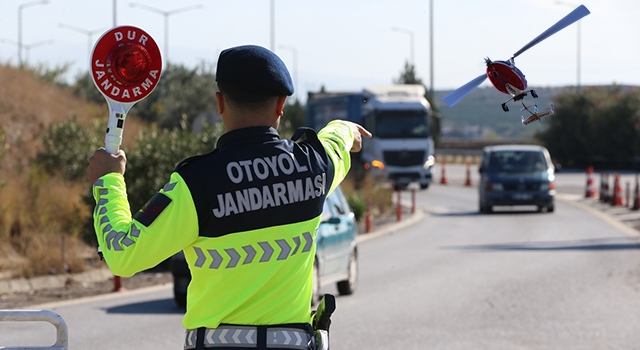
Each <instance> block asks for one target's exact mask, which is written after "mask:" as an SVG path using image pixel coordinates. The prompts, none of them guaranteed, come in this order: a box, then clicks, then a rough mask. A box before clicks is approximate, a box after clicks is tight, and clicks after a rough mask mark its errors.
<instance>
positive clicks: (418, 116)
mask: <svg viewBox="0 0 640 350" xmlns="http://www.w3.org/2000/svg"><path fill="white" fill-rule="evenodd" d="M429 134H430V132H429V120H428V115H427V113H426V112H425V111H402V110H399V111H378V112H377V113H376V127H375V131H374V136H377V137H379V138H382V139H391V138H426V137H429Z"/></svg>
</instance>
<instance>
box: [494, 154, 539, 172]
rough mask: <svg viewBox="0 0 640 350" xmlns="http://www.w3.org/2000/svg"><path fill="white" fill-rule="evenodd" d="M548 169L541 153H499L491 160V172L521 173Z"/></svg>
mask: <svg viewBox="0 0 640 350" xmlns="http://www.w3.org/2000/svg"><path fill="white" fill-rule="evenodd" d="M547 168H548V166H547V161H546V159H545V157H544V155H543V154H542V152H539V151H497V152H492V153H491V157H490V158H489V171H499V172H507V173H520V172H532V171H541V170H545V169H547Z"/></svg>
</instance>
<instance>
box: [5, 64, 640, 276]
mask: <svg viewBox="0 0 640 350" xmlns="http://www.w3.org/2000/svg"><path fill="white" fill-rule="evenodd" d="M67 68H68V67H65V66H63V67H55V68H53V69H47V68H46V67H43V66H39V67H36V68H26V69H25V68H20V69H18V68H15V67H11V66H7V65H2V64H0V277H3V276H4V277H6V276H11V277H15V276H22V277H31V276H36V275H42V274H52V273H65V272H80V271H83V270H85V269H88V268H92V267H94V266H103V265H102V263H100V262H99V261H97V254H96V243H95V237H94V233H93V228H92V219H91V214H92V209H93V206H94V203H93V198H92V197H91V193H90V192H89V191H90V184H88V183H87V180H86V178H85V170H86V165H87V160H88V158H89V157H90V156H91V154H92V153H93V151H94V150H95V149H96V148H97V147H101V146H103V144H104V128H105V125H106V118H107V117H108V108H107V105H106V103H105V101H104V99H103V97H102V95H100V94H99V92H98V90H97V89H96V88H95V86H94V85H93V82H92V81H91V78H90V76H89V75H86V74H85V75H81V76H78V77H77V78H76V80H75V82H74V83H73V84H71V85H69V84H67V83H64V81H63V79H61V76H62V75H63V74H64V73H65V72H66V70H67ZM393 82H394V83H409V84H422V81H421V79H420V78H419V77H417V75H416V72H415V71H414V69H413V67H412V66H411V65H409V64H407V65H405V67H404V70H403V71H401V72H400V74H399V78H397V79H394V81H393ZM215 91H216V85H215V80H214V75H213V71H212V68H211V67H209V66H207V65H204V64H203V65H201V66H200V67H197V68H194V69H188V68H185V67H183V66H175V65H171V64H170V65H169V66H168V67H167V68H166V69H165V72H164V73H163V77H162V79H161V80H160V82H159V85H158V87H157V88H156V90H155V91H154V93H153V94H151V95H150V96H149V97H147V98H146V99H145V100H143V101H141V102H139V103H138V104H136V105H135V106H134V107H133V109H132V110H131V111H130V113H129V116H128V117H127V121H126V128H125V133H124V141H123V145H122V148H123V149H124V150H125V151H126V152H127V157H128V159H129V162H128V164H127V170H126V175H125V178H126V181H127V184H128V196H129V200H130V203H131V209H132V210H134V211H136V210H138V209H139V208H140V207H141V206H142V205H143V204H144V203H145V202H146V200H147V199H148V198H150V196H151V195H153V194H154V193H155V192H156V191H157V190H158V189H160V188H161V187H162V186H163V185H164V182H165V181H166V180H167V179H168V177H169V174H170V172H171V171H172V170H173V168H174V166H175V165H176V164H177V163H178V162H179V161H180V160H182V159H183V158H185V157H187V156H189V155H193V154H198V153H204V152H208V151H210V150H211V149H213V147H214V146H215V143H216V141H217V139H218V137H219V136H220V135H221V134H222V132H223V130H222V128H221V126H220V124H219V123H217V121H218V120H217V119H216V116H215V113H212V112H213V111H215V99H214V93H215ZM441 94H442V93H441V92H438V93H436V94H435V95H436V96H439V95H441ZM552 99H553V101H554V103H555V106H556V115H554V116H552V117H550V118H546V119H544V120H543V121H542V123H540V125H538V127H539V129H537V131H536V133H535V139H531V142H538V143H540V144H543V145H545V146H547V147H548V148H549V150H550V152H551V154H552V156H553V157H554V160H555V161H557V162H560V163H561V164H562V165H564V166H565V167H587V166H589V165H598V166H602V167H605V166H615V167H619V168H633V169H636V168H637V164H638V162H639V161H640V156H639V155H640V130H639V128H640V93H639V90H638V89H635V88H627V87H621V86H610V87H600V88H596V87H588V88H587V87H585V88H583V89H581V90H579V91H575V90H568V89H558V94H557V95H554V96H552ZM432 102H434V101H432ZM434 105H436V104H435V103H434ZM304 108H305V106H304V105H303V104H302V103H300V101H298V100H294V101H290V102H289V103H288V104H287V106H286V108H285V112H284V118H283V121H282V124H281V128H280V134H281V136H282V137H287V138H288V137H291V135H292V134H293V132H294V131H295V130H296V129H297V128H298V127H300V126H303V125H304V113H305V110H304ZM432 118H433V119H432V122H433V123H432V125H433V126H434V130H433V132H434V135H436V139H437V138H438V137H439V134H438V131H439V127H438V125H439V124H440V119H441V117H440V114H439V113H438V111H437V109H436V113H434V116H432ZM436 147H437V144H436ZM352 173H353V172H352ZM355 179H356V177H355V176H352V174H349V176H348V177H347V179H346V180H345V182H344V183H343V186H342V187H343V191H344V192H345V195H346V196H347V198H348V200H349V203H350V204H351V207H352V209H353V211H354V213H355V215H356V218H357V219H358V220H362V219H363V218H364V216H365V214H366V210H367V208H369V209H370V210H371V214H372V215H373V217H374V218H375V217H380V216H384V215H388V214H389V213H392V212H393V208H392V195H393V193H392V192H391V190H390V189H389V186H385V185H381V184H377V183H375V182H374V181H372V180H371V179H370V178H368V177H366V176H365V177H364V180H362V181H356V180H355ZM358 179H360V177H358Z"/></svg>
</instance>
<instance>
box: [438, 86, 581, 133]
mask: <svg viewBox="0 0 640 350" xmlns="http://www.w3.org/2000/svg"><path fill="white" fill-rule="evenodd" d="M531 88H532V89H533V90H535V91H536V93H537V94H538V98H536V99H534V98H532V97H531V95H528V96H527V97H525V99H524V102H525V104H526V105H527V106H530V105H533V104H536V105H538V108H539V109H540V110H544V109H547V108H549V103H550V102H551V101H552V100H553V96H555V95H557V94H559V93H560V92H562V91H564V90H566V89H572V88H573V87H531ZM449 92H451V90H447V91H435V92H434V98H435V104H436V107H438V109H439V110H440V112H441V114H442V128H443V136H444V137H447V138H450V137H456V138H494V139H511V140H524V141H526V140H531V139H532V137H533V134H534V132H535V131H536V130H540V129H541V128H543V127H544V125H545V121H544V120H543V121H542V122H539V123H532V124H530V125H527V126H526V127H525V126H524V125H522V122H521V120H520V117H521V116H528V115H529V113H528V112H527V111H521V110H520V109H521V108H522V103H521V101H519V102H510V103H509V112H504V111H503V110H502V107H501V105H502V103H504V102H505V101H506V100H507V99H508V98H509V95H506V94H503V93H501V92H499V91H498V90H496V89H495V88H493V87H483V88H478V89H475V90H474V91H472V92H471V93H469V94H468V95H467V96H465V97H464V98H463V99H462V100H460V101H459V102H458V103H457V104H456V105H455V106H453V107H449V106H447V105H445V104H444V102H442V97H443V96H445V95H446V94H448V93H449Z"/></svg>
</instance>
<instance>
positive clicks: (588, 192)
mask: <svg viewBox="0 0 640 350" xmlns="http://www.w3.org/2000/svg"><path fill="white" fill-rule="evenodd" d="M584 196H585V197H586V198H591V197H595V196H596V188H595V187H594V184H593V167H592V166H589V168H588V169H587V189H586V191H585V194H584Z"/></svg>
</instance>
